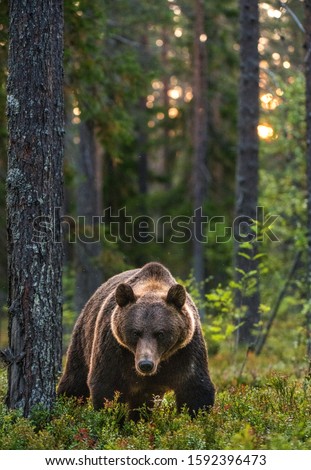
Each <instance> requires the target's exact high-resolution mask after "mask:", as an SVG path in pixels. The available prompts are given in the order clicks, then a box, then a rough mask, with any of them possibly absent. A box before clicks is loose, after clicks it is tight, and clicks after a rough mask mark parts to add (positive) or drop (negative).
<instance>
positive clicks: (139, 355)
mask: <svg viewBox="0 0 311 470" xmlns="http://www.w3.org/2000/svg"><path fill="white" fill-rule="evenodd" d="M115 300H116V308H115V310H114V312H113V314H112V318H111V329H112V333H113V335H114V337H115V339H116V340H117V341H118V343H119V344H120V345H122V346H123V347H125V348H127V349H128V350H130V351H131V352H132V353H133V354H134V356H135V369H136V372H137V373H138V374H139V375H143V376H146V375H154V374H156V373H157V371H158V366H159V364H160V362H161V361H163V360H166V359H168V358H169V357H170V356H171V355H172V354H174V353H175V352H176V351H177V350H178V349H180V348H183V347H184V346H186V345H187V344H188V343H189V342H190V341H191V339H192V337H193V334H194V329H195V322H194V318H193V313H192V312H191V310H190V309H189V307H188V305H187V294H186V291H185V289H184V287H183V286H181V285H180V284H175V285H173V286H172V287H170V289H169V290H168V291H167V292H166V293H163V292H161V293H159V292H152V291H147V292H145V293H143V294H142V295H136V294H135V293H134V291H133V289H132V287H131V286H130V285H129V284H120V285H119V286H118V287H117V289H116V292H115Z"/></svg>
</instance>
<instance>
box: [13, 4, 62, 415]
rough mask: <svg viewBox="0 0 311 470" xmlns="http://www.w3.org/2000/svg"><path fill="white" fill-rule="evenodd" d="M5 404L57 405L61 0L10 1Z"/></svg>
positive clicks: (26, 409) (28, 407) (26, 412)
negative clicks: (7, 332)
mask: <svg viewBox="0 0 311 470" xmlns="http://www.w3.org/2000/svg"><path fill="white" fill-rule="evenodd" d="M9 13H10V29H9V58H8V70H9V75H8V84H7V92H8V97H7V111H8V131H9V149H8V175H7V220H8V273H9V293H8V306H9V349H8V350H7V351H6V359H7V362H8V363H9V368H8V395H7V404H8V406H9V407H10V408H18V409H21V410H22V412H23V414H24V415H25V416H28V415H29V413H30V411H31V409H32V408H33V407H34V406H36V405H42V406H43V407H44V408H46V409H51V407H52V405H53V402H54V399H55V385H56V380H57V378H58V374H59V372H60V370H61V358H62V351H61V343H62V327H61V320H62V281H61V272H62V244H61V239H60V230H61V229H60V207H61V206H62V180H63V177H62V160H63V135H64V105H63V70H62V58H63V2H62V1H61V0H55V1H53V2H42V1H41V0H32V1H28V2H24V1H23V2H21V1H19V0H11V2H10V12H9Z"/></svg>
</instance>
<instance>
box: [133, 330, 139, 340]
mask: <svg viewBox="0 0 311 470" xmlns="http://www.w3.org/2000/svg"><path fill="white" fill-rule="evenodd" d="M132 336H133V338H135V339H137V338H140V337H141V331H139V330H133V331H132Z"/></svg>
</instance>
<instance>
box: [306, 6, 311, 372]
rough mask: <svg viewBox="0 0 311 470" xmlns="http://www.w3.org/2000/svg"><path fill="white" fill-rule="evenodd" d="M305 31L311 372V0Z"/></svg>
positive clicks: (310, 355) (310, 354) (310, 356)
mask: <svg viewBox="0 0 311 470" xmlns="http://www.w3.org/2000/svg"><path fill="white" fill-rule="evenodd" d="M305 31H306V58H305V77H306V122H307V194H308V217H307V219H308V222H307V224H308V227H307V230H308V262H307V278H308V303H309V308H308V310H307V318H306V323H307V355H308V359H309V364H310V373H311V0H305Z"/></svg>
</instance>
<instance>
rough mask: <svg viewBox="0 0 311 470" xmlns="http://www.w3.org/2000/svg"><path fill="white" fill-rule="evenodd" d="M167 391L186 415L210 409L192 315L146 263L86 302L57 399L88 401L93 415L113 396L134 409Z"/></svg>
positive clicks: (177, 289)
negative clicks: (173, 393)
mask: <svg viewBox="0 0 311 470" xmlns="http://www.w3.org/2000/svg"><path fill="white" fill-rule="evenodd" d="M168 390H174V392H175V395H176V401H177V406H178V408H181V407H182V406H183V405H186V406H187V407H188V409H189V411H190V413H191V414H194V413H195V412H196V411H197V410H198V409H200V408H203V409H205V408H208V407H210V406H212V405H213V403H214V393H215V390H214V386H213V384H212V382H211V380H210V377H209V372H208V362H207V351H206V345H205V342H204V339H203V336H202V331H201V326H200V319H199V315H198V311H197V309H196V307H195V305H194V303H193V301H192V299H191V297H190V296H189V294H187V293H186V292H185V290H184V288H183V287H182V286H180V285H178V284H176V281H175V280H174V278H173V277H172V275H171V274H170V272H169V271H168V270H167V269H166V268H164V266H162V265H161V264H159V263H149V264H147V265H145V266H144V267H143V268H141V269H136V270H131V271H126V272H124V273H122V274H119V275H117V276H114V277H113V278H111V279H109V280H108V281H107V282H106V283H104V284H103V285H102V286H100V287H99V289H98V290H97V291H96V292H95V294H94V295H93V296H92V297H91V299H90V300H89V301H88V303H87V304H86V306H85V307H84V309H83V310H82V312H81V314H80V316H79V318H78V320H77V323H76V325H75V328H74V331H73V336H72V340H71V344H70V346H69V350H68V357H67V363H66V368H65V371H64V373H63V376H62V378H61V381H60V383H59V387H58V393H59V394H66V395H68V396H77V397H84V398H86V397H88V396H90V395H91V399H92V402H93V405H94V407H95V409H99V408H101V407H102V406H103V404H104V401H105V399H108V400H111V399H112V398H113V396H114V393H115V392H116V391H118V392H120V397H121V398H120V399H121V400H122V401H124V402H127V403H129V406H130V408H131V409H132V410H134V409H135V408H138V407H140V406H142V405H143V404H144V403H147V404H148V405H149V406H151V405H152V400H153V397H154V396H155V395H158V396H163V394H164V393H165V392H166V391H168ZM132 416H133V417H134V418H136V417H137V415H135V413H133V415H132Z"/></svg>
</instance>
